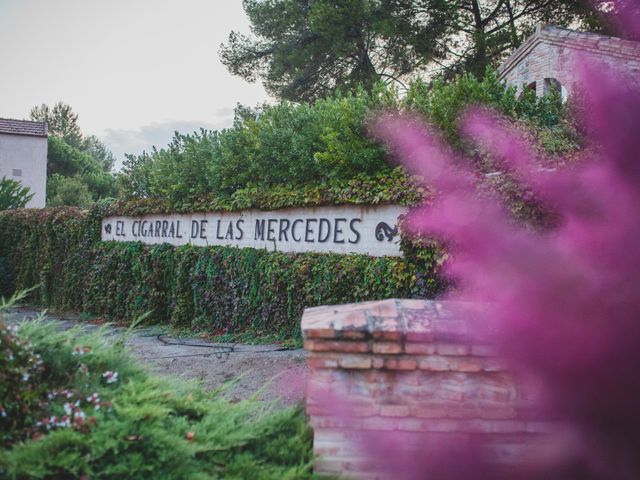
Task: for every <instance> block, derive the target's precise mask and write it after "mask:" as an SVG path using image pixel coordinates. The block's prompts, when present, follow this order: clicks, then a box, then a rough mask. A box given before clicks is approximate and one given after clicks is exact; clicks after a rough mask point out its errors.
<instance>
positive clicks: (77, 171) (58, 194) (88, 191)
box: [47, 135, 116, 206]
mask: <svg viewBox="0 0 640 480" xmlns="http://www.w3.org/2000/svg"><path fill="white" fill-rule="evenodd" d="M47 175H48V182H47V204H49V205H52V206H56V205H73V206H85V205H87V204H89V203H93V202H94V201H96V200H99V199H102V198H107V197H111V196H113V195H114V194H115V193H116V180H115V177H114V176H113V175H112V174H111V173H109V172H107V171H105V170H104V165H103V164H101V163H99V162H98V161H97V160H96V159H95V158H94V157H92V156H91V155H90V154H89V153H87V152H84V151H82V150H79V149H78V148H76V147H73V146H71V145H69V144H67V143H66V142H65V141H64V140H63V139H62V138H61V137H57V136H55V135H51V136H50V137H49V141H48V151H47Z"/></svg>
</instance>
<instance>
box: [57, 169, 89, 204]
mask: <svg viewBox="0 0 640 480" xmlns="http://www.w3.org/2000/svg"><path fill="white" fill-rule="evenodd" d="M47 197H48V200H47V204H48V206H50V207H60V206H63V205H74V206H77V207H83V208H87V207H89V206H90V205H91V204H92V203H93V198H92V196H91V193H90V192H89V188H88V187H87V184H86V183H85V182H84V181H83V178H82V177H81V176H80V175H78V174H76V175H75V176H73V177H65V176H63V175H60V174H58V173H53V174H51V175H49V178H48V179H47Z"/></svg>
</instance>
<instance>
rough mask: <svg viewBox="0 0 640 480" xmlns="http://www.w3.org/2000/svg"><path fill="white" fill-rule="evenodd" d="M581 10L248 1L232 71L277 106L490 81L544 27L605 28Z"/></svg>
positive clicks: (485, 3)
mask: <svg viewBox="0 0 640 480" xmlns="http://www.w3.org/2000/svg"><path fill="white" fill-rule="evenodd" d="M586 3H587V2H582V1H580V0H560V1H559V0H544V1H537V0H536V1H534V0H508V1H505V0H464V1H456V2H453V1H444V0H357V1H346V0H341V1H335V0H333V1H329V0H310V1H305V2H296V1H291V0H245V1H244V2H243V6H244V9H245V12H246V14H247V17H248V19H249V22H250V24H251V30H252V33H253V36H252V37H248V36H245V35H242V34H241V33H239V32H231V34H230V35H229V41H228V43H227V44H226V45H223V46H222V48H221V50H220V57H221V60H222V62H223V63H224V64H225V65H226V66H227V68H228V69H229V71H230V72H231V73H233V74H235V75H239V76H241V77H243V78H245V79H247V80H249V81H255V80H256V79H258V78H260V79H261V80H262V82H263V84H264V86H265V88H266V89H267V90H268V91H269V92H270V93H272V94H273V95H274V96H276V97H278V98H281V99H288V100H294V101H313V100H316V99H318V98H322V97H324V96H326V95H328V94H332V93H334V92H335V91H336V90H337V89H342V90H349V91H354V90H355V89H356V88H357V87H359V86H363V87H364V88H365V89H367V90H370V89H372V88H373V86H374V84H375V82H376V81H380V80H382V81H386V82H388V83H389V82H391V83H393V82H395V83H396V84H397V85H403V83H402V82H403V81H405V82H406V80H407V79H408V78H410V77H411V76H412V75H411V74H414V75H415V73H422V72H424V71H425V70H427V71H429V72H433V71H434V70H435V71H439V72H440V73H444V74H445V75H446V77H447V78H452V76H453V75H456V74H459V73H461V72H471V73H473V74H475V75H476V76H478V77H481V76H482V75H483V74H484V72H485V70H486V68H487V67H489V66H491V67H494V68H495V67H497V66H498V63H499V62H500V60H502V59H503V58H504V57H505V56H506V54H507V53H508V52H510V51H513V50H514V49H515V48H517V47H518V46H519V45H520V43H521V42H522V41H523V40H524V39H525V38H526V37H527V36H528V35H530V34H531V33H532V32H533V29H534V27H535V25H536V24H537V23H540V22H553V23H554V24H556V25H564V26H569V25H571V26H575V25H576V24H583V25H585V26H588V27H590V28H596V29H599V30H601V29H602V28H603V24H602V22H598V21H597V16H596V15H594V13H593V11H592V10H591V9H590V8H589V5H588V4H586Z"/></svg>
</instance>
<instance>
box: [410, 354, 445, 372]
mask: <svg viewBox="0 0 640 480" xmlns="http://www.w3.org/2000/svg"><path fill="white" fill-rule="evenodd" d="M419 367H420V370H429V371H433V372H446V371H449V370H454V368H453V363H452V361H451V359H448V358H446V357H439V356H436V355H431V356H429V357H426V358H424V359H421V360H420V363H419Z"/></svg>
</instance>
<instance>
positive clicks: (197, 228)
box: [191, 220, 200, 238]
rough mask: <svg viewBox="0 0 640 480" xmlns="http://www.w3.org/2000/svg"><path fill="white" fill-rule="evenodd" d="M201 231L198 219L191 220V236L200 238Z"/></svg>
mask: <svg viewBox="0 0 640 480" xmlns="http://www.w3.org/2000/svg"><path fill="white" fill-rule="evenodd" d="M199 233H200V225H199V224H198V221H197V220H191V238H198V234H199Z"/></svg>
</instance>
